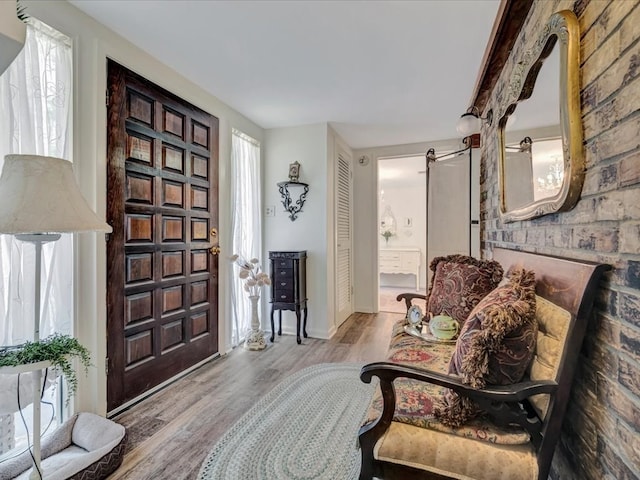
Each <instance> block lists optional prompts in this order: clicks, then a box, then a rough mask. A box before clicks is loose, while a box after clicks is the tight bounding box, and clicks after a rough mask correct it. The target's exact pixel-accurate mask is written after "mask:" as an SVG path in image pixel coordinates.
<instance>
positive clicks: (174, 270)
mask: <svg viewBox="0 0 640 480" xmlns="http://www.w3.org/2000/svg"><path fill="white" fill-rule="evenodd" d="M107 115H108V118H107V129H108V131H107V218H108V221H109V223H110V224H111V225H112V226H113V233H112V234H111V236H110V238H109V241H108V244H107V275H108V279H107V285H108V289H107V319H108V320H107V355H108V359H107V366H108V373H107V408H108V410H109V411H113V410H114V409H116V408H118V407H119V406H121V405H123V404H125V403H127V402H129V401H130V400H132V399H135V398H136V397H138V396H140V395H142V394H144V393H145V392H147V391H149V390H151V389H153V388H154V387H155V386H157V385H159V384H161V383H163V382H165V381H166V380H168V379H170V378H172V377H173V376H175V375H177V374H179V373H180V372H182V371H184V370H185V369H188V368H189V367H191V366H193V365H195V364H197V363H198V362H200V361H202V360H204V359H206V358H208V357H210V356H212V355H213V354H215V353H216V352H217V351H218V318H217V312H218V257H217V256H216V252H217V250H216V248H212V247H214V246H217V244H218V238H217V227H218V119H217V118H215V117H213V116H211V115H209V114H207V113H205V112H203V111H202V110H199V109H198V108H196V107H194V106H193V105H190V104H188V103H187V102H185V101H183V100H181V99H179V98H177V97H176V96H174V95H172V94H170V93H169V92H167V91H165V90H163V89H161V88H160V87H158V86H156V85H154V84H152V83H151V82H149V81H147V80H145V79H144V78H142V77H140V76H138V75H136V74H134V73H133V72H131V71H129V70H127V69H125V68H124V67H122V66H120V65H118V64H116V63H115V62H112V61H109V64H108V108H107Z"/></svg>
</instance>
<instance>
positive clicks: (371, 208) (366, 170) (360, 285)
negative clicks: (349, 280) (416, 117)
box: [353, 139, 462, 312]
mask: <svg viewBox="0 0 640 480" xmlns="http://www.w3.org/2000/svg"><path fill="white" fill-rule="evenodd" d="M461 147H462V145H461V144H460V141H459V140H458V139H455V140H442V141H433V142H424V143H412V144H407V145H395V146H390V147H378V148H370V149H360V150H354V151H353V158H354V165H355V166H354V170H353V172H354V173H353V180H354V182H353V188H354V212H355V214H354V221H353V227H354V231H353V237H354V238H353V243H354V245H355V248H354V308H355V310H356V311H357V312H376V311H377V310H378V275H377V272H378V266H377V263H376V261H377V258H378V257H377V250H378V245H379V241H380V239H381V240H382V242H384V239H383V238H382V237H381V236H380V235H379V233H378V213H377V208H376V207H377V204H378V191H377V186H378V178H377V177H378V168H377V160H378V159H379V158H381V157H399V156H410V155H424V154H425V152H426V151H427V150H428V149H429V148H435V149H436V153H438V152H440V151H445V150H457V149H459V148H461ZM363 156H366V157H367V158H368V159H369V162H368V163H367V165H363V164H361V163H360V162H359V159H360V158H361V157H363Z"/></svg>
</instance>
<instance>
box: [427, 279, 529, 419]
mask: <svg viewBox="0 0 640 480" xmlns="http://www.w3.org/2000/svg"><path fill="white" fill-rule="evenodd" d="M535 312H536V296H535V277H534V273H533V272H531V271H526V270H516V271H514V272H512V273H511V275H510V278H509V282H508V283H507V284H505V285H503V286H500V287H498V288H496V289H495V290H494V291H492V292H491V293H489V295H487V296H486V297H485V298H484V299H483V300H482V301H481V302H480V303H479V304H478V305H477V306H476V307H475V308H474V309H473V311H472V312H471V314H470V315H469V318H468V319H467V321H466V322H465V324H464V326H463V327H462V331H461V332H460V336H459V338H458V340H457V342H456V347H455V351H454V353H453V355H452V357H451V363H450V365H449V373H452V374H455V375H459V376H460V377H461V378H462V381H463V382H464V383H466V384H467V385H471V386H472V387H474V388H483V387H484V386H485V385H509V384H512V383H516V382H518V381H520V380H521V379H522V377H523V376H524V374H525V372H526V370H527V367H528V366H529V364H530V363H531V359H532V358H533V354H534V352H535V346H536V337H537V334H538V327H537V322H536V317H535ZM476 413H477V409H476V407H475V405H474V403H473V402H471V401H470V400H469V399H467V398H464V397H461V396H460V395H458V394H457V393H455V392H453V391H448V392H447V393H446V394H445V402H444V403H443V404H442V405H441V406H439V407H438V408H436V416H437V417H438V418H439V419H440V420H441V421H442V422H443V423H446V424H448V425H451V426H459V425H461V424H463V423H464V422H466V421H467V420H468V419H469V418H472V417H473V416H474V415H475V414H476Z"/></svg>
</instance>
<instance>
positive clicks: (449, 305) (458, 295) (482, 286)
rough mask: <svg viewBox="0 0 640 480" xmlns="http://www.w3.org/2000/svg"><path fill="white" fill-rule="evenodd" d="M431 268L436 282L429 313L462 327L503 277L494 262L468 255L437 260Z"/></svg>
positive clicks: (501, 271)
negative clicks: (442, 316)
mask: <svg viewBox="0 0 640 480" xmlns="http://www.w3.org/2000/svg"><path fill="white" fill-rule="evenodd" d="M429 268H430V269H431V271H432V272H433V281H432V282H431V287H430V288H429V293H428V301H427V312H430V313H432V314H433V315H448V316H450V317H452V318H454V319H456V320H457V321H458V322H459V323H460V326H461V327H462V324H463V323H464V321H465V320H466V319H467V317H468V316H469V313H470V312H471V310H473V307H475V306H476V305H477V304H478V302H479V301H480V300H482V299H483V298H484V297H485V296H486V295H487V294H488V293H489V292H490V291H492V290H493V289H494V288H496V287H497V286H498V284H499V283H500V280H502V275H503V273H504V271H503V270H502V266H501V265H500V264H499V263H498V262H496V261H495V260H478V259H475V258H473V257H469V256H466V255H449V256H447V257H436V258H434V259H433V260H432V261H431V264H430V265H429Z"/></svg>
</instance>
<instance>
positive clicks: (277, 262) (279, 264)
mask: <svg viewBox="0 0 640 480" xmlns="http://www.w3.org/2000/svg"><path fill="white" fill-rule="evenodd" d="M273 268H293V260H292V259H290V258H274V259H273Z"/></svg>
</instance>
